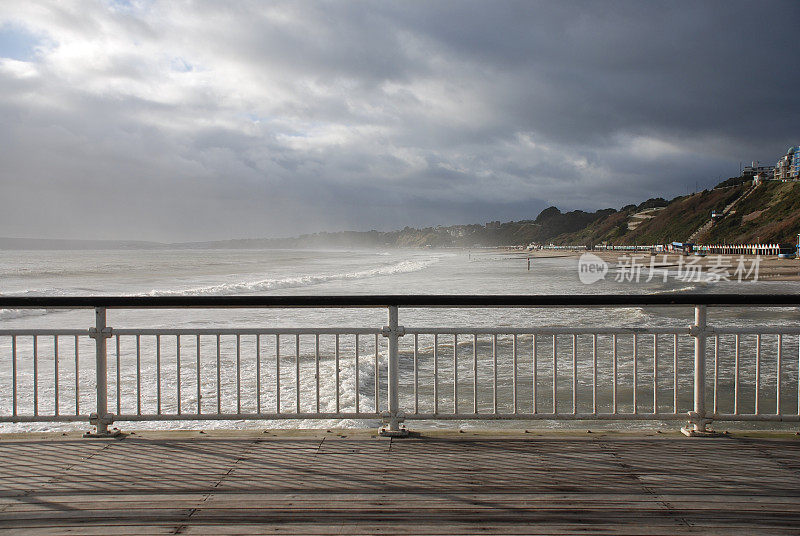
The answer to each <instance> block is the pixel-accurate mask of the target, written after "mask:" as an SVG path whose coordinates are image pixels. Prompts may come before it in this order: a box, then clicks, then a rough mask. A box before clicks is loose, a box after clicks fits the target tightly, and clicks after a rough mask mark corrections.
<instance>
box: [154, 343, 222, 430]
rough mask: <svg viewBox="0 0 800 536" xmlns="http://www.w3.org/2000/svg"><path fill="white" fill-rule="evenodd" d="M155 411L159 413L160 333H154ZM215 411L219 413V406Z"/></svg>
mask: <svg viewBox="0 0 800 536" xmlns="http://www.w3.org/2000/svg"><path fill="white" fill-rule="evenodd" d="M217 342H218V343H219V338H217ZM217 348H219V346H217ZM217 370H219V367H217ZM156 413H158V415H161V335H156ZM217 413H220V411H219V408H217Z"/></svg>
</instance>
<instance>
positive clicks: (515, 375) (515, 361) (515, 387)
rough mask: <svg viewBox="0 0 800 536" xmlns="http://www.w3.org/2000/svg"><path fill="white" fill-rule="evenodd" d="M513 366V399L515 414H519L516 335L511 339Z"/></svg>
mask: <svg viewBox="0 0 800 536" xmlns="http://www.w3.org/2000/svg"><path fill="white" fill-rule="evenodd" d="M511 366H512V368H513V370H514V374H513V379H512V384H511V397H512V398H513V404H512V407H513V413H515V414H516V413H517V336H516V334H515V335H514V336H513V337H512V339H511Z"/></svg>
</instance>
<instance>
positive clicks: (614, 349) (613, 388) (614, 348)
mask: <svg viewBox="0 0 800 536" xmlns="http://www.w3.org/2000/svg"><path fill="white" fill-rule="evenodd" d="M611 368H612V374H611V382H612V383H611V407H612V413H613V414H614V415H616V414H617V334H616V333H615V334H614V335H613V340H612V359H611Z"/></svg>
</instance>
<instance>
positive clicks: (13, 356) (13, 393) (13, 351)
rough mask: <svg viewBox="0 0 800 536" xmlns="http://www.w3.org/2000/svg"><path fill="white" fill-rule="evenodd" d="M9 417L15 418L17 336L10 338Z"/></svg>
mask: <svg viewBox="0 0 800 536" xmlns="http://www.w3.org/2000/svg"><path fill="white" fill-rule="evenodd" d="M11 416H12V417H16V416H17V336H16V335H12V336H11Z"/></svg>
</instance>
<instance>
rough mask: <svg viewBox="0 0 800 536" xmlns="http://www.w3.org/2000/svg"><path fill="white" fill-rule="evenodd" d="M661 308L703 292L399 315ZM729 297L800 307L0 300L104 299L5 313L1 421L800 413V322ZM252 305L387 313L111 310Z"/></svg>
mask: <svg viewBox="0 0 800 536" xmlns="http://www.w3.org/2000/svg"><path fill="white" fill-rule="evenodd" d="M662 306H674V307H691V308H692V309H693V310H694V313H695V318H694V322H693V323H689V324H688V325H687V324H685V325H683V326H679V325H678V326H676V325H658V323H657V322H655V323H654V324H655V325H647V326H614V325H605V324H604V323H602V322H595V323H594V324H590V325H583V326H559V325H539V324H538V323H531V322H532V321H530V320H527V321H522V320H520V321H519V324H518V325H512V326H490V327H480V326H471V325H458V326H441V327H430V326H406V327H404V326H403V325H401V324H400V322H399V311H400V309H401V308H406V309H423V310H424V309H428V308H442V307H451V308H475V309H479V310H480V309H488V308H497V307H502V308H552V307H558V308H574V307H601V308H602V307H607V308H626V307H628V308H629V307H645V308H646V307H662ZM728 306H747V307H749V308H751V307H761V308H770V307H797V306H800V296H798V295H785V294H784V295H763V294H759V295H705V294H703V295H693V294H677V295H638V296H619V295H616V296H497V295H492V296H435V295H421V296H420V295H416V296H402V295H391V296H189V297H186V296H179V297H171V296H158V297H151V296H136V297H111V296H107V297H20V298H15V297H0V309H22V308H44V309H60V308H68V309H81V308H91V309H93V310H94V312H95V323H94V325H93V326H92V327H91V328H89V329H50V328H47V329H34V328H29V327H22V328H8V329H6V328H3V329H0V369H2V374H0V423H13V422H18V423H19V422H23V423H32V422H81V421H83V422H86V421H88V422H90V423H92V424H93V425H94V426H95V427H96V430H95V431H96V433H97V434H100V435H104V434H107V433H108V427H109V426H110V425H111V424H113V423H116V422H125V421H200V420H202V421H206V420H207V421H215V420H285V419H340V420H341V419H354V420H382V421H383V422H384V423H385V426H384V431H385V433H388V434H402V433H403V432H404V428H403V426H402V423H403V422H407V421H421V420H438V421H454V420H456V421H469V420H473V421H474V420H485V421H498V420H519V421H525V420H565V421H571V420H597V421H607V420H618V421H630V420H638V421H654V422H655V421H677V420H688V422H689V427H688V428H687V432H688V433H694V434H703V433H707V432H709V425H710V424H711V423H712V422H713V421H741V422H751V421H762V422H800V326H795V325H792V324H789V325H786V326H781V325H774V324H769V325H745V326H743V327H740V326H731V325H725V324H721V325H713V324H709V322H708V321H707V312H708V310H709V308H714V307H728ZM242 307H244V308H286V309H290V308H318V309H349V308H383V309H386V311H387V312H388V318H387V322H386V324H385V325H377V326H367V327H363V326H359V327H315V326H312V327H299V326H291V327H274V326H264V327H224V328H223V327H220V328H216V327H213V326H212V327H199V328H152V327H144V328H129V327H122V328H120V327H116V326H109V325H108V324H107V322H106V312H107V310H109V309H153V308H155V309H168V308H175V309H178V308H202V309H213V308H242ZM737 314H738V313H737ZM460 318H463V315H462V316H461V317H460ZM16 323H17V324H18V323H20V320H18V321H17V322H16ZM595 324H596V325H595ZM673 324H674V322H673ZM1 325H2V324H0V326H1ZM88 355H91V356H92V357H91V358H89V357H87V356H88ZM6 372H7V373H6Z"/></svg>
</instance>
